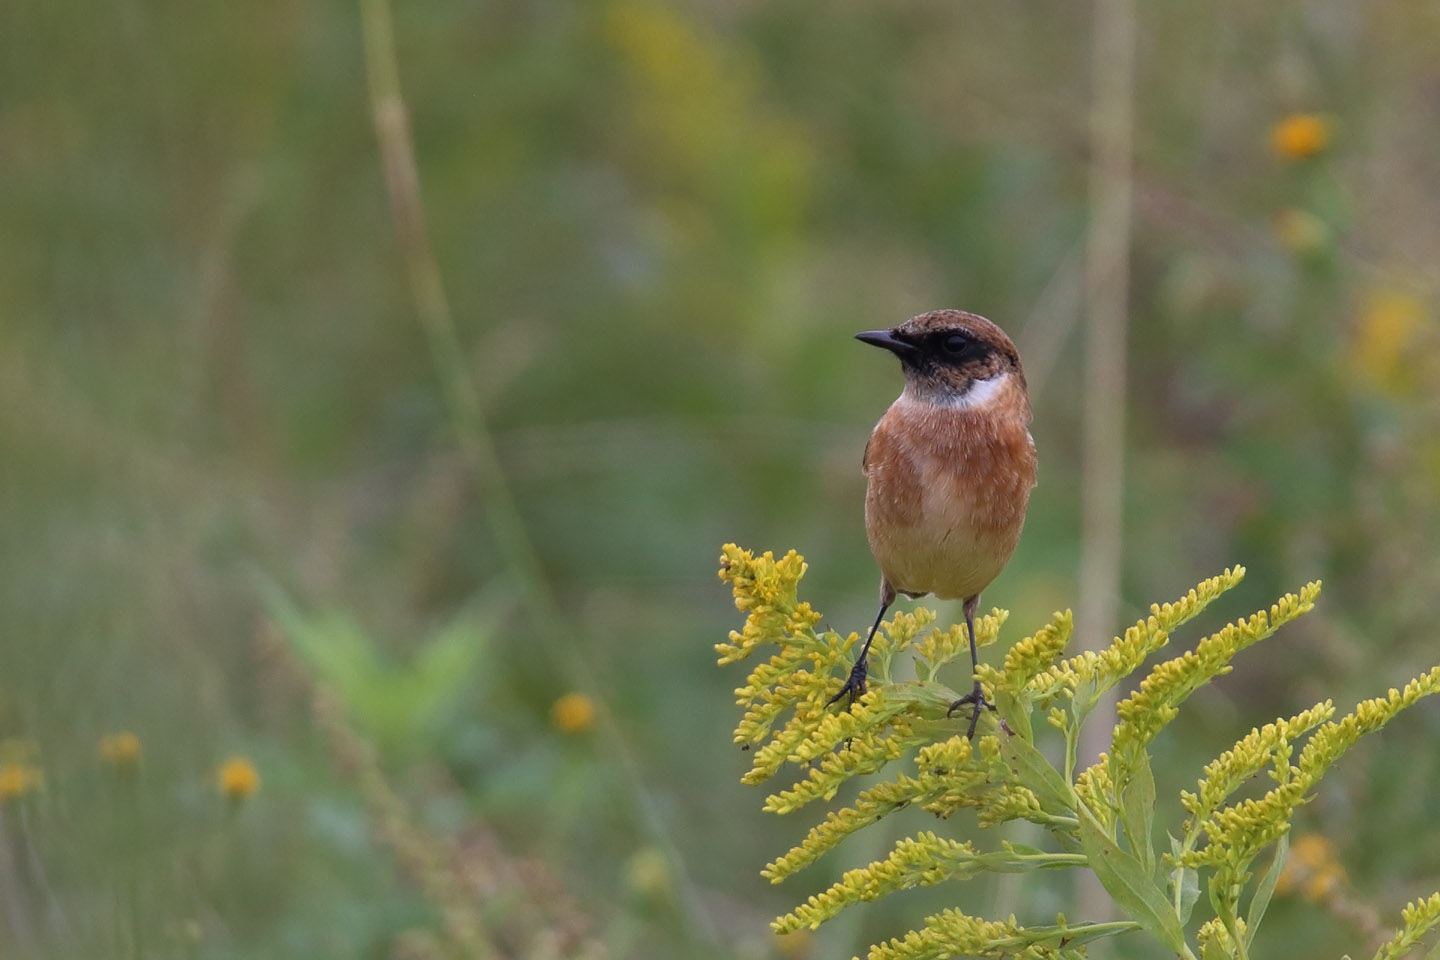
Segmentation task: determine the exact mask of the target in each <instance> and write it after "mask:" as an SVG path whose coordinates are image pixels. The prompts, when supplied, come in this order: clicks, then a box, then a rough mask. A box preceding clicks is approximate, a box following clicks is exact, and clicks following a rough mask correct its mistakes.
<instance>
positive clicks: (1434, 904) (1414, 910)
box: [1374, 893, 1440, 960]
mask: <svg viewBox="0 0 1440 960" xmlns="http://www.w3.org/2000/svg"><path fill="white" fill-rule="evenodd" d="M1400 919H1401V920H1402V921H1403V922H1404V924H1405V925H1404V926H1403V927H1402V928H1401V929H1400V932H1399V933H1397V934H1395V936H1394V937H1393V938H1392V939H1391V940H1389V941H1388V942H1387V943H1385V944H1384V945H1383V946H1381V947H1380V949H1379V950H1377V951H1375V958H1374V960H1399V958H1400V957H1403V956H1405V955H1406V954H1407V953H1409V952H1410V948H1411V947H1413V946H1415V944H1417V943H1419V942H1420V938H1421V937H1423V936H1425V934H1427V933H1429V932H1430V931H1431V930H1433V929H1434V928H1435V927H1436V926H1440V893H1435V894H1431V895H1430V898H1429V899H1428V900H1421V901H1419V902H1417V903H1407V904H1406V905H1405V909H1404V910H1402V911H1400Z"/></svg>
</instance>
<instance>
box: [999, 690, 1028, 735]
mask: <svg viewBox="0 0 1440 960" xmlns="http://www.w3.org/2000/svg"><path fill="white" fill-rule="evenodd" d="M1029 700H1030V698H1029V697H1016V696H1015V695H1014V694H1013V693H1008V692H1006V691H1003V690H1002V691H1000V692H999V693H997V694H996V696H995V709H996V710H998V711H1000V717H1001V719H1003V720H1004V721H1005V724H1006V726H1008V727H1009V728H1010V729H1011V730H1013V731H1014V732H1015V733H1017V734H1018V735H1020V736H1021V737H1023V738H1024V739H1025V742H1026V743H1031V744H1033V743H1034V742H1035V732H1034V730H1033V729H1032V728H1031V726H1030V702H1029Z"/></svg>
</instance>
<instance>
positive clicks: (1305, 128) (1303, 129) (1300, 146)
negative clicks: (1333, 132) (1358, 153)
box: [1270, 113, 1330, 161]
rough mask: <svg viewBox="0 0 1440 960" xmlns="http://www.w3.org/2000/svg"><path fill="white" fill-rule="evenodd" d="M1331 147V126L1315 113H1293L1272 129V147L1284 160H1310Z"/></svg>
mask: <svg viewBox="0 0 1440 960" xmlns="http://www.w3.org/2000/svg"><path fill="white" fill-rule="evenodd" d="M1329 145H1330V124H1329V123H1328V122H1327V121H1326V120H1325V118H1324V117H1322V116H1320V115H1319V114H1315V113H1292V114H1289V115H1288V116H1286V117H1285V118H1284V119H1282V120H1281V121H1280V122H1279V123H1277V124H1275V126H1273V127H1271V128H1270V146H1271V148H1272V149H1274V151H1275V153H1276V154H1277V155H1278V156H1279V157H1280V159H1282V160H1290V161H1295V160H1308V159H1309V158H1311V157H1314V156H1317V155H1319V154H1321V153H1324V152H1325V148H1326V147H1328V146H1329Z"/></svg>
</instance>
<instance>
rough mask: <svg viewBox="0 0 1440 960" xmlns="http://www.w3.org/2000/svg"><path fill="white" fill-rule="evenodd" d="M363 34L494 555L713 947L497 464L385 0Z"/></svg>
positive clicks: (384, 152) (679, 860) (405, 230)
mask: <svg viewBox="0 0 1440 960" xmlns="http://www.w3.org/2000/svg"><path fill="white" fill-rule="evenodd" d="M360 7H361V20H362V23H361V28H362V31H363V34H364V43H365V65H366V75H367V77H368V80H369V89H370V107H371V113H372V116H373V119H374V123H375V134H376V138H377V140H378V141H379V145H380V155H381V161H382V164H383V167H384V173H385V185H386V188H387V190H388V192H389V195H390V205H391V210H392V212H393V215H394V217H395V227H396V234H397V237H398V241H399V245H400V254H401V256H402V258H403V259H404V262H405V269H406V273H407V274H408V276H409V281H410V288H411V293H412V294H413V296H414V298H415V308H416V313H417V315H418V317H419V320H420V324H421V326H422V327H423V328H424V331H425V337H426V340H427V343H428V346H429V350H430V355H431V359H432V361H433V362H434V364H435V368H436V374H437V376H438V377H439V379H440V383H441V388H442V389H443V390H444V393H445V399H446V402H447V403H448V405H449V407H450V413H451V416H452V417H453V418H454V421H455V433H456V442H457V444H458V445H459V448H460V451H461V454H462V455H463V456H464V458H465V460H466V462H467V464H468V465H469V467H470V469H471V470H473V471H474V475H475V480H476V484H477V486H478V487H479V492H480V494H481V497H482V499H483V500H484V501H485V503H486V504H487V507H488V509H487V510H486V511H485V517H486V519H487V521H488V523H489V524H490V533H491V536H492V537H493V538H494V542H495V546H496V548H497V549H498V550H499V552H500V554H501V555H502V556H503V557H504V559H505V561H506V564H507V566H508V567H509V569H510V570H511V571H512V573H513V574H514V575H515V577H516V579H517V581H518V582H519V584H520V586H521V588H522V589H523V590H524V592H525V595H526V600H527V602H528V607H529V609H530V611H531V613H532V614H533V615H534V616H535V617H536V618H537V619H538V620H539V622H540V627H541V629H540V631H539V633H540V639H541V642H542V644H543V645H544V647H545V649H546V653H547V654H548V655H549V657H550V659H551V660H552V661H553V662H554V664H555V665H556V667H557V668H558V669H560V670H562V671H563V672H564V673H565V675H566V680H567V682H568V683H569V684H570V686H571V688H572V689H575V690H581V691H584V692H585V693H586V694H588V695H589V696H590V697H591V699H592V700H593V701H594V703H595V705H596V721H597V727H598V731H599V736H598V737H597V738H596V743H597V744H598V747H597V748H598V749H600V750H602V751H608V752H609V753H610V754H611V755H612V756H613V758H614V759H615V760H616V761H618V762H619V763H620V765H621V767H622V769H623V770H624V773H625V777H624V779H625V782H626V783H628V784H630V786H631V789H632V790H633V792H634V798H635V802H636V806H637V807H638V808H639V810H638V812H639V818H640V820H641V825H642V827H643V829H644V830H645V831H646V832H647V833H649V834H650V836H651V839H652V840H653V841H654V842H655V843H656V844H657V845H658V846H659V847H660V848H661V849H663V850H664V851H665V854H666V857H667V859H668V861H669V864H670V869H671V871H672V873H673V874H674V879H675V882H676V885H677V889H679V890H680V891H681V894H682V901H683V903H684V905H685V909H686V913H687V915H688V918H689V920H690V929H691V930H692V931H693V932H697V933H699V934H700V935H701V936H703V938H704V939H705V940H707V941H710V942H712V943H714V942H716V940H717V933H716V930H715V926H714V923H713V921H712V920H711V918H710V916H709V914H708V912H707V911H706V910H705V908H704V906H703V904H702V903H701V902H700V900H699V897H698V896H697V894H696V892H695V890H694V887H693V885H692V884H691V883H690V881H689V873H688V870H687V869H686V866H685V862H684V859H683V857H682V856H681V853H680V850H679V847H678V846H677V845H676V844H675V841H674V839H673V838H672V837H671V835H670V831H669V830H668V829H667V827H666V826H665V820H664V817H663V815H662V813H661V811H660V808H659V805H658V804H657V803H656V802H655V799H654V798H653V797H652V796H651V794H650V792H649V790H648V789H647V788H646V787H645V785H644V782H643V780H642V776H641V770H640V765H639V763H638V762H637V761H636V758H635V754H634V752H633V751H632V750H631V749H630V746H629V744H628V741H627V740H626V738H625V735H624V732H623V731H622V730H621V728H620V725H619V724H618V723H617V721H616V720H615V716H614V713H613V712H612V711H611V710H610V707H609V704H608V703H607V702H606V700H605V698H604V697H603V696H602V695H601V692H600V690H599V686H598V683H597V681H596V680H595V677H596V676H597V674H596V672H595V670H594V669H593V667H592V666H591V665H590V664H589V663H588V662H587V658H586V657H585V655H584V653H583V651H582V650H581V649H580V647H579V646H578V645H576V644H575V643H574V641H573V640H572V639H570V638H572V637H574V636H576V635H577V633H576V630H575V629H574V628H573V627H572V626H571V625H570V624H568V623H566V622H565V619H564V617H563V615H562V614H561V612H560V609H559V606H558V605H557V603H556V601H555V597H554V595H553V593H552V591H551V589H550V587H549V584H548V583H547V582H546V579H545V576H544V571H543V569H542V567H541V564H540V558H539V555H538V554H537V552H536V550H535V546H534V543H533V542H532V541H531V539H530V536H529V534H528V533H527V531H526V529H525V524H524V521H523V520H522V518H521V516H520V511H519V508H518V505H517V504H516V502H515V496H514V494H513V492H512V491H511V488H510V484H509V481H508V480H507V479H506V477H505V473H504V470H503V468H502V467H501V464H500V458H499V455H498V454H497V452H496V449H495V444H494V440H493V438H492V437H491V434H490V430H489V427H488V425H487V424H486V422H485V416H484V411H483V409H482V407H481V404H480V395H479V391H478V390H477V389H476V387H475V381H474V379H473V378H472V377H471V375H470V371H469V368H468V367H467V366H466V363H465V352H464V350H463V349H462V347H461V344H460V338H459V336H458V334H457V332H456V330H455V322H454V318H453V315H452V314H451V311H450V304H449V300H448V298H447V297H446V295H445V286H444V282H443V280H442V278H441V275H440V268H439V266H438V264H437V263H436V261H435V254H434V250H433V248H432V245H431V243H430V234H429V231H428V230H427V229H426V226H425V215H424V207H423V205H422V202H421V196H420V177H419V173H418V168H417V165H416V162H415V148H414V141H413V138H412V137H411V134H410V122H409V114H408V112H407V110H406V108H405V101H404V98H403V96H402V94H401V89H400V71H399V61H398V58H397V55H396V51H395V31H394V25H393V22H392V19H391V15H390V4H389V0H361V3H360Z"/></svg>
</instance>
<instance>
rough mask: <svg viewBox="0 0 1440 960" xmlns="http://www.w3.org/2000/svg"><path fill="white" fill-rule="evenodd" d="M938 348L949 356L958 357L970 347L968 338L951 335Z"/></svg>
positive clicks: (956, 334) (955, 334)
mask: <svg viewBox="0 0 1440 960" xmlns="http://www.w3.org/2000/svg"><path fill="white" fill-rule="evenodd" d="M940 346H941V348H942V349H944V351H945V352H946V354H948V355H949V356H952V357H958V356H960V354H962V353H964V352H965V349H966V348H967V347H969V346H970V338H969V337H966V336H962V335H961V334H958V333H952V334H950V336H948V337H946V338H945V339H944V341H942V342H941V344H940Z"/></svg>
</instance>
